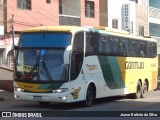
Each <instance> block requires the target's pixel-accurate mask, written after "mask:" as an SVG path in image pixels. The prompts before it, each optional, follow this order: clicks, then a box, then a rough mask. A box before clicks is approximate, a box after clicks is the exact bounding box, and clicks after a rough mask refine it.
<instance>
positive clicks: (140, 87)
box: [133, 81, 142, 99]
mask: <svg viewBox="0 0 160 120" xmlns="http://www.w3.org/2000/svg"><path fill="white" fill-rule="evenodd" d="M141 94H142V85H141V82H140V81H138V83H137V90H136V93H134V94H133V98H134V99H138V98H140V97H141Z"/></svg>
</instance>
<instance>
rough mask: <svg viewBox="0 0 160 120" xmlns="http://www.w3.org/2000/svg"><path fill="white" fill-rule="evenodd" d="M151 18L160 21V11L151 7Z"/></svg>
mask: <svg viewBox="0 0 160 120" xmlns="http://www.w3.org/2000/svg"><path fill="white" fill-rule="evenodd" d="M149 17H152V18H156V19H160V9H158V8H154V7H149Z"/></svg>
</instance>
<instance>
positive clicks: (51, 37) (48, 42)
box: [19, 32, 71, 47]
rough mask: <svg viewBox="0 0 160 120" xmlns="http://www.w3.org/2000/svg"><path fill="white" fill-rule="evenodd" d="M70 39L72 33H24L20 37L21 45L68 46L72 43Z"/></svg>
mask: <svg viewBox="0 0 160 120" xmlns="http://www.w3.org/2000/svg"><path fill="white" fill-rule="evenodd" d="M70 41H71V34H70V33H61V32H56V33H55V32H54V33H52V32H49V33H48V32H44V33H42V32H40V33H23V34H21V37H20V44H19V47H67V46H68V45H70V43H71V42H70Z"/></svg>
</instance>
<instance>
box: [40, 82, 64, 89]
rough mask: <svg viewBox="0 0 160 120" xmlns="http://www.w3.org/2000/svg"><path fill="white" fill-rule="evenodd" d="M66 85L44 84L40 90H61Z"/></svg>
mask: <svg viewBox="0 0 160 120" xmlns="http://www.w3.org/2000/svg"><path fill="white" fill-rule="evenodd" d="M63 84H64V83H51V84H42V85H40V86H39V88H38V89H52V90H56V89H59V88H60V87H61V86H62V85H63Z"/></svg>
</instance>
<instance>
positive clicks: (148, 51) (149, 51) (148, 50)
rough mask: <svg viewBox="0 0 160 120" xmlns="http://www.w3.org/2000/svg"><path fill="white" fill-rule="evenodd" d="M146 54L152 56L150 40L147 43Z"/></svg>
mask: <svg viewBox="0 0 160 120" xmlns="http://www.w3.org/2000/svg"><path fill="white" fill-rule="evenodd" d="M147 56H148V57H152V43H151V42H148V43H147Z"/></svg>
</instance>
